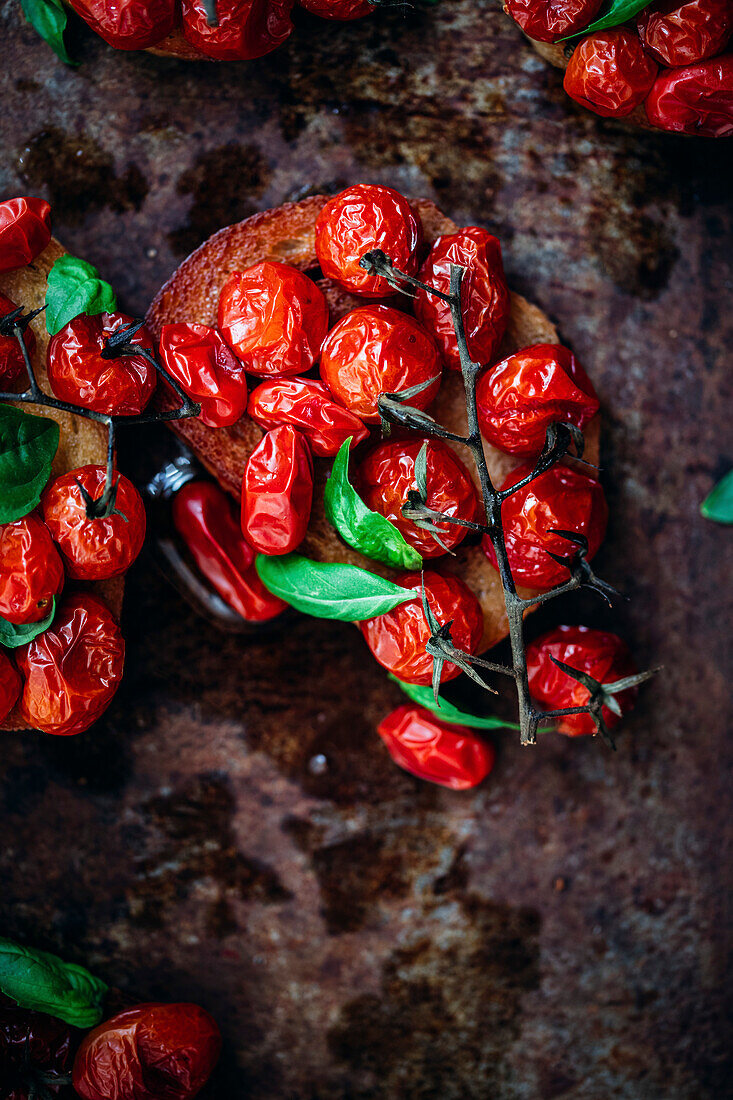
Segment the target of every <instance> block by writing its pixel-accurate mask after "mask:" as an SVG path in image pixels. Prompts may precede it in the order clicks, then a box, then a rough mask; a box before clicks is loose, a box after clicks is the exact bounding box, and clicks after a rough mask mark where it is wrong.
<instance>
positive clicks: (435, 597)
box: [359, 571, 484, 686]
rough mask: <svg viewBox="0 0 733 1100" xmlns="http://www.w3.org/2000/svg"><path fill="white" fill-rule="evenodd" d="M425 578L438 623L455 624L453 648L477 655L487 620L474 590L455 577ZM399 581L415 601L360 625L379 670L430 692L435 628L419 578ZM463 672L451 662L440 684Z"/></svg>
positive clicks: (404, 577) (406, 577)
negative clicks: (427, 648) (428, 618)
mask: <svg viewBox="0 0 733 1100" xmlns="http://www.w3.org/2000/svg"><path fill="white" fill-rule="evenodd" d="M424 578H425V592H426V595H427V599H428V604H429V605H430V609H431V610H432V612H433V614H434V615H435V617H436V619H437V620H438V622H439V623H440V624H441V625H442V624H444V623H448V622H451V621H452V623H453V626H452V627H451V637H452V638H453V644H454V645H455V646H456V648H457V649H462V650H463V651H464V652H466V653H475V652H476V650H477V649H478V647H479V644H480V642H481V637H482V634H483V629H484V617H483V612H482V611H481V604H480V603H479V602H478V600H477V599H476V597H475V596H474V594H473V592H472V591H471V589H470V588H469V587H468V586H467V585H465V584H464V583H463V581H462V580H459V579H458V577H454V576H453V575H452V574H448V575H446V576H445V577H443V576H441V575H440V573H432V572H430V571H426V572H425V574H424ZM396 581H397V584H401V585H402V587H403V588H414V589H415V599H414V600H410V601H409V602H408V603H403V604H400V605H399V607H395V608H394V609H393V610H392V611H388V612H387V613H386V614H385V615H378V616H377V618H376V619H367V621H366V622H363V623H359V629H360V630H361V632H362V634H363V635H364V637H365V638H366V643H367V645H368V646H369V648H370V649H371V651H372V653H373V654H374V656H375V657H376V658H377V660H378V661H379V663H380V665H382V666H383V667H384V668H386V669H387V671H388V672H391V673H392V674H393V675H394V676H396V677H397V678H398V679H399V680H404V681H405V682H406V683H408V684H422V685H424V686H427V685H429V684H430V683H432V679H433V659H432V657H431V656H430V655H429V654H428V653H426V652H425V646H426V644H427V643H428V641H429V640H430V627H429V626H428V624H427V621H426V619H425V612H424V610H423V606H422V601H421V599H420V586H421V582H420V574H419V573H403V574H402V576H400V577H397V578H396ZM460 671H461V670H460V669H459V668H457V667H456V665H452V664H450V663H449V662H448V661H446V663H445V664H444V665H443V671H442V674H441V677H440V678H441V681H445V680H453V679H454V678H455V677H456V676H458V675H459V673H460Z"/></svg>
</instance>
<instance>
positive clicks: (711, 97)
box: [646, 54, 733, 137]
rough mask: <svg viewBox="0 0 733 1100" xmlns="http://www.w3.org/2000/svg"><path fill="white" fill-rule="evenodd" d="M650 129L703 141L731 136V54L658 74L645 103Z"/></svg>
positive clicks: (732, 99)
mask: <svg viewBox="0 0 733 1100" xmlns="http://www.w3.org/2000/svg"><path fill="white" fill-rule="evenodd" d="M646 114H647V118H648V119H649V121H650V122H651V124H652V126H658V127H659V128H660V129H661V130H673V131H675V132H676V133H681V134H698V135H701V136H703V137H731V136H732V135H733V54H725V55H724V56H723V57H716V58H713V60H711V61H703V62H702V63H701V64H699V65H690V66H688V67H687V68H686V69H674V70H673V71H672V72H668V73H662V74H661V75H660V76H659V77H657V79H656V80H655V82H654V86H653V88H652V90H651V92H650V93H649V96H648V97H647V101H646Z"/></svg>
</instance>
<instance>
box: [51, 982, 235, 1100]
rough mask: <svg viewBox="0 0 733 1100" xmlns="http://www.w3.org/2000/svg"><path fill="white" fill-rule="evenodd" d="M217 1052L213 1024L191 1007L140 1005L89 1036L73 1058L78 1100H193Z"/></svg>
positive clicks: (217, 1039)
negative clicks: (79, 1098)
mask: <svg viewBox="0 0 733 1100" xmlns="http://www.w3.org/2000/svg"><path fill="white" fill-rule="evenodd" d="M220 1053H221V1034H220V1032H219V1028H218V1027H217V1025H216V1022H215V1020H214V1019H213V1018H212V1017H211V1016H210V1015H209V1013H208V1012H206V1011H205V1010H204V1009H203V1008H199V1007H198V1005H192V1004H142V1005H137V1006H135V1007H134V1008H128V1009H127V1010H126V1011H124V1012H119V1013H118V1014H117V1015H116V1016H113V1017H112V1019H111V1020H107V1021H105V1023H103V1024H100V1025H99V1027H96V1028H95V1029H94V1031H90V1032H89V1034H88V1035H85V1037H84V1039H83V1040H82V1043H81V1046H80V1047H79V1050H78V1051H77V1054H76V1058H75V1059H74V1069H73V1075H72V1080H73V1085H74V1088H75V1089H76V1091H77V1092H78V1093H79V1096H81V1097H82V1100H192V1098H193V1097H194V1096H195V1095H196V1094H197V1093H198V1092H199V1091H200V1090H201V1089H202V1088H203V1087H204V1085H205V1084H206V1082H207V1081H208V1079H209V1077H210V1076H211V1073H212V1071H213V1069H214V1066H215V1065H216V1063H217V1061H218V1059H219V1054H220Z"/></svg>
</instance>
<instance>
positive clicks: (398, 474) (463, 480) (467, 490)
mask: <svg viewBox="0 0 733 1100" xmlns="http://www.w3.org/2000/svg"><path fill="white" fill-rule="evenodd" d="M425 442H426V441H425V440H424V439H420V438H418V439H406V440H402V441H397V440H394V441H392V440H390V441H388V442H386V443H382V444H380V445H379V446H378V447H375V449H374V450H373V451H371V452H370V453H369V454H368V455H367V456H366V458H365V459H364V461H363V462H362V463H361V464H360V465H359V466H358V468H357V471H356V475H355V479H354V483H355V486H356V488H357V491H358V492H359V494H360V496H361V497H362V499H363V500H364V503H365V504H366V505H368V507H369V508H371V510H372V511H373V512H379V514H380V515H382V516H385V518H386V519H388V520H390V522H391V523H393V524H394V525H395V527H396V528H397V529H398V530H399V531H400V532H401V533H402V535H403V536H404V538H405V541H406V542H409V544H410V546H412V547H414V548H415V550H417V552H418V553H419V554H422V556H423V557H425V558H437V557H440V556H441V554H444V553H445V550H444V549H443V547H442V546H440V545H439V544H438V543H437V542H436V541H435V539H434V538H433V536H432V534H431V533H430V531H425V530H423V529H422V528H421V527H417V526H416V525H415V523H413V521H412V520H409V519H405V517H404V516H403V515H402V510H401V509H402V505H403V504H405V503H406V501H407V494H408V492H409V491H410V490H411V489H416V488H417V485H416V482H415V460H416V458H417V456H418V454H419V453H420V449H421V448H422V446H423V444H424V443H425ZM427 444H428V449H427V488H428V492H427V504H428V507H429V508H432V509H434V511H436V512H443V513H445V514H446V515H449V516H456V517H457V518H459V519H466V520H475V518H476V512H477V509H478V503H479V502H478V494H477V492H476V488H475V486H474V483H473V480H472V478H471V475H470V474H469V472H468V470H467V469H466V467H465V466H464V465H463V463H462V462H461V460H460V459H459V458H458V456H457V455H456V454H455V453H454V452H453V451H452V450H451V449H450V447H448V446H447V445H446V444H445V443H443V442H442V440H440V439H431V440H428V441H427ZM436 526H437V528H438V533H439V536H440V540H441V542H443V543H444V544H445V546H447V547H448V549H449V550H453V549H455V547H456V546H458V544H459V543H460V542H462V541H463V539H464V538H465V537H466V532H467V529H466V528H465V527H460V526H459V525H458V524H454V523H437V524H436Z"/></svg>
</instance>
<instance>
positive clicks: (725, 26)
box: [637, 0, 733, 69]
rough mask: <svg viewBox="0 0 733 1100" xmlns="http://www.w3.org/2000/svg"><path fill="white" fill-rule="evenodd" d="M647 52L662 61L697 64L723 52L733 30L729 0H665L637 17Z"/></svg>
mask: <svg viewBox="0 0 733 1100" xmlns="http://www.w3.org/2000/svg"><path fill="white" fill-rule="evenodd" d="M637 28H638V31H639V37H640V38H641V41H642V43H643V45H644V49H645V50H646V51H647V53H649V54H651V56H652V57H653V58H654V60H655V61H658V62H659V63H660V65H666V66H668V67H669V68H673V69H674V68H679V67H680V66H683V65H695V64H697V63H698V62H699V61H706V60H707V59H708V58H709V57H715V55H716V54H719V53H721V52H722V51H723V50H724V49H725V47H726V46H727V44H728V40H729V39H730V36H731V32H732V31H733V5H731V2H730V0H683V2H682V3H680V0H664V3H661V4H660V3H657V4H652V5H651V6H650V7H648V8H645V9H644V11H642V12H641V14H640V15H639V17H638V19H637Z"/></svg>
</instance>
